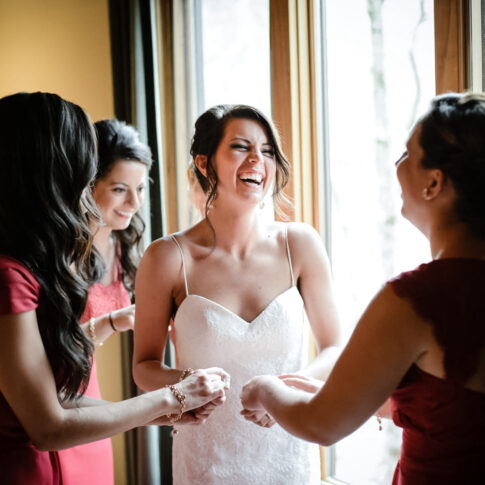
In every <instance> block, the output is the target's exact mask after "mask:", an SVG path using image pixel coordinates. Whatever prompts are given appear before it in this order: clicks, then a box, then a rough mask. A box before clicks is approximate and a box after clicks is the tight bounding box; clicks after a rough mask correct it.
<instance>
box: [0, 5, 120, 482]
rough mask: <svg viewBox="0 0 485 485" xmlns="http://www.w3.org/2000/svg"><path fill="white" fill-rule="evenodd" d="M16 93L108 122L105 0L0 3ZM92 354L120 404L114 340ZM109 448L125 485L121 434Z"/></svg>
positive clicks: (8, 88) (3, 71)
mask: <svg viewBox="0 0 485 485" xmlns="http://www.w3.org/2000/svg"><path fill="white" fill-rule="evenodd" d="M18 91H47V92H53V93H57V94H59V95H60V96H62V97H63V98H65V99H67V100H69V101H73V102H74V103H77V104H79V105H80V106H82V107H83V108H84V109H85V110H86V111H87V112H88V113H89V115H90V116H91V118H92V120H93V121H96V120H98V119H103V118H111V117H113V115H114V105H113V89H112V74H111V58H110V38H109V18H108V0H0V97H2V96H5V95H7V94H12V93H15V92H18ZM96 354H97V355H96V359H97V364H98V373H99V378H100V385H101V391H102V394H103V397H104V398H105V399H108V400H119V399H121V371H120V365H119V362H120V359H121V354H120V345H119V338H118V336H116V337H113V338H111V339H110V341H108V342H107V343H106V344H105V346H104V347H103V348H101V349H100V350H98V351H97V353H96ZM113 446H114V454H115V474H116V484H117V485H124V484H125V483H126V480H125V470H124V459H123V456H124V455H123V450H124V443H123V439H122V436H121V435H120V436H116V437H115V438H114V439H113ZM86 465H87V466H89V464H86Z"/></svg>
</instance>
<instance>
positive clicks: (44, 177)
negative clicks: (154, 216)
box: [0, 93, 226, 485]
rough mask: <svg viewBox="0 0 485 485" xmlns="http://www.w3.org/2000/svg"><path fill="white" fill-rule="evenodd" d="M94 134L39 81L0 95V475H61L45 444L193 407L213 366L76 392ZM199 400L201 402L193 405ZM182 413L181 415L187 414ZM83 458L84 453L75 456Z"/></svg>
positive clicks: (81, 379)
mask: <svg viewBox="0 0 485 485" xmlns="http://www.w3.org/2000/svg"><path fill="white" fill-rule="evenodd" d="M95 150H96V148H95V138H94V132H93V128H92V125H91V123H90V120H89V118H88V117H87V115H86V114H85V113H84V111H83V110H82V109H81V108H80V107H79V106H77V105H75V104H72V103H69V102H67V101H65V100H63V99H61V98H60V97H59V96H57V95H54V94H48V93H32V94H29V93H18V94H15V95H11V96H7V97H4V98H2V99H0V172H1V176H0V469H1V473H2V478H1V481H2V483H3V484H6V485H14V484H15V485H19V484H21V485H24V484H25V485H27V484H29V485H30V484H34V483H35V484H42V485H51V484H61V483H62V471H61V468H60V465H59V456H58V453H57V451H56V450H59V449H62V448H67V447H72V446H76V445H79V444H82V443H87V442H91V441H96V440H100V439H104V438H107V437H109V436H112V435H114V434H117V433H121V432H124V431H126V430H128V429H132V428H134V427H136V426H141V425H145V424H148V423H157V424H168V423H169V422H170V421H174V420H175V419H178V418H180V419H182V420H184V419H185V417H186V413H185V411H188V410H190V409H193V408H196V409H197V408H198V409H202V410H201V411H198V412H196V413H195V416H196V418H197V417H202V418H203V417H204V416H205V415H206V414H207V412H210V410H212V409H213V407H214V403H216V404H217V403H220V402H221V401H222V400H223V395H224V383H223V379H224V378H225V377H226V376H225V374H224V372H223V371H221V370H219V369H212V370H210V371H197V372H196V373H195V374H193V375H188V374H190V373H189V372H187V373H185V374H184V377H185V379H184V380H183V381H181V382H179V383H177V384H176V385H175V386H172V387H167V388H162V389H157V390H156V391H153V392H150V393H146V394H144V395H142V396H138V397H135V398H132V399H128V400H126V401H122V402H116V403H107V402H103V401H99V400H96V399H92V398H89V397H87V396H83V395H82V394H83V391H84V390H85V388H86V386H87V383H88V381H89V375H90V370H91V358H92V351H93V343H92V342H91V341H90V340H89V339H88V337H87V336H86V335H85V333H84V332H83V331H82V329H81V327H80V325H79V320H80V317H81V315H82V313H83V311H84V307H85V303H86V298H87V290H88V285H89V283H92V282H94V281H96V280H97V279H98V276H99V274H100V273H99V264H98V257H97V256H96V255H95V254H93V253H92V252H91V249H90V248H91V243H92V236H91V234H90V231H89V228H88V225H87V221H88V218H89V217H96V215H97V211H96V209H95V208H94V205H93V203H92V198H91V196H90V194H89V189H87V187H88V186H89V184H90V183H91V181H92V179H93V178H94V175H95V171H96V162H95V160H96V153H95ZM207 403H209V406H208V407H205V408H204V407H203V406H204V405H205V404H207ZM196 418H194V414H193V413H191V414H190V418H187V419H190V420H194V419H196ZM85 466H86V467H89V463H85Z"/></svg>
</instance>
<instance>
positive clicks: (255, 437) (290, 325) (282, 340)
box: [173, 286, 320, 485]
mask: <svg viewBox="0 0 485 485" xmlns="http://www.w3.org/2000/svg"><path fill="white" fill-rule="evenodd" d="M174 332H175V337H176V353H177V360H178V365H179V367H180V368H187V367H192V368H206V367H213V366H218V367H222V368H223V369H225V370H226V371H227V372H229V374H230V375H231V389H230V390H229V392H228V393H227V400H226V402H225V403H224V405H222V406H220V407H218V408H217V409H216V410H215V411H214V413H213V414H212V415H211V417H210V418H209V419H208V420H207V421H206V422H205V423H204V424H203V425H201V426H197V427H191V426H180V427H179V428H178V429H179V433H178V434H177V435H176V436H175V437H174V440H173V441H174V444H173V483H174V485H187V484H192V483H193V484H198V485H222V484H224V485H227V484H231V485H261V484H266V485H312V484H315V485H316V484H319V483H320V466H319V451H318V446H317V445H315V444H310V443H307V442H305V441H302V440H299V439H297V438H295V437H293V436H291V435H290V434H288V433H287V432H286V431H284V430H283V429H282V428H281V427H279V426H278V425H274V426H273V427H272V428H269V429H267V428H260V427H259V426H257V425H255V424H253V423H250V422H248V421H246V420H245V419H244V418H243V417H242V416H241V415H240V411H241V409H242V408H241V402H240V399H239V396H240V393H241V388H242V386H243V385H244V384H245V383H246V381H247V380H248V379H250V378H251V377H253V376H255V375H259V374H282V373H290V372H295V371H297V370H299V369H301V368H302V367H303V366H304V365H305V364H306V362H307V360H308V342H309V325H308V319H307V317H306V313H305V309H304V306H303V300H302V298H301V296H300V293H299V292H298V289H297V288H296V287H295V286H292V287H291V288H289V289H288V290H286V291H284V292H283V293H281V294H280V295H278V296H277V297H276V298H274V299H273V300H272V301H271V303H270V304H269V305H268V306H267V307H266V308H265V309H264V310H263V312H261V313H260V314H259V315H258V316H257V317H256V318H255V319H254V320H253V321H252V322H247V321H245V320H243V319H242V318H240V317H239V316H238V315H236V314H234V313H233V312H231V311H230V310H228V309H226V308H225V307H223V306H221V305H219V304H218V303H216V302H214V301H212V300H209V299H207V298H204V297H201V296H198V295H192V294H189V295H188V296H187V297H186V298H185V300H184V301H183V302H182V304H181V305H180V307H179V309H178V311H177V314H176V316H175V320H174Z"/></svg>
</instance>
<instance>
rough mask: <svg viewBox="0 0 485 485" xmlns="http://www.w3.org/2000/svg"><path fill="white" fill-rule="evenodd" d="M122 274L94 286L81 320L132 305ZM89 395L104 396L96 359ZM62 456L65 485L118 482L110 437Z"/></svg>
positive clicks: (111, 484) (64, 451)
mask: <svg viewBox="0 0 485 485" xmlns="http://www.w3.org/2000/svg"><path fill="white" fill-rule="evenodd" d="M118 275H119V276H118V278H117V279H116V281H114V282H113V283H112V284H111V285H108V286H105V285H103V284H102V283H96V284H94V285H93V286H91V288H90V289H89V296H88V302H87V304H86V309H85V311H84V314H83V316H82V318H81V322H87V321H88V320H89V319H90V318H96V317H98V316H100V315H105V314H107V313H109V312H110V311H113V310H117V309H118V308H123V307H126V306H128V305H131V301H130V296H129V294H128V291H127V289H126V288H125V286H124V285H123V282H122V279H121V266H120V267H119V269H118ZM85 395H86V396H90V397H95V398H97V399H101V393H100V391H99V384H98V377H97V370H96V362H95V361H94V360H93V367H92V370H91V378H90V380H89V384H88V388H87V390H86V393H85ZM59 459H60V462H61V469H62V478H63V482H64V485H113V483H114V476H113V471H114V470H113V450H112V447H111V440H110V439H109V438H108V439H104V440H100V441H94V442H92V443H86V444H84V445H80V446H75V447H73V448H68V449H66V450H61V451H59Z"/></svg>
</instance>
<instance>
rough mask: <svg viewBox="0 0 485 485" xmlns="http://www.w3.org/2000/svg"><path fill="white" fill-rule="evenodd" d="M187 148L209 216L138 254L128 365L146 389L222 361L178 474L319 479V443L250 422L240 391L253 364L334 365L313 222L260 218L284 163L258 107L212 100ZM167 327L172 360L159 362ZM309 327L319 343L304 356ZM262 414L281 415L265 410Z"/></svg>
mask: <svg viewBox="0 0 485 485" xmlns="http://www.w3.org/2000/svg"><path fill="white" fill-rule="evenodd" d="M191 154H192V156H193V162H194V170H195V174H196V176H197V178H198V180H199V182H200V184H201V186H202V188H203V189H204V192H205V193H206V195H207V205H206V215H207V217H205V218H204V219H203V220H202V221H200V222H198V223H197V224H196V225H194V226H193V227H191V228H189V229H188V230H186V231H183V232H180V233H177V234H173V235H171V236H168V237H164V238H161V239H159V240H157V241H155V242H153V243H152V244H151V245H150V247H149V248H148V249H147V251H146V253H145V255H144V257H143V259H142V261H141V264H140V267H139V270H138V274H137V279H136V295H137V302H136V304H137V313H136V325H135V350H134V361H133V373H134V378H135V381H136V383H137V385H138V386H139V387H141V388H142V389H145V390H150V389H156V388H159V387H161V386H166V385H169V384H174V383H176V382H178V380H179V379H181V378H182V377H184V376H185V375H186V374H187V372H190V370H189V369H190V368H195V369H198V368H208V367H221V368H223V369H224V370H225V371H226V372H228V373H229V374H230V376H231V389H230V390H229V391H228V392H227V393H226V396H227V399H226V402H225V404H224V405H223V406H219V407H218V408H217V409H215V410H214V411H213V415H212V416H211V418H210V419H207V421H206V422H205V424H204V425H203V426H199V427H197V428H193V427H188V426H182V427H181V428H180V429H179V430H178V434H177V435H176V436H175V437H174V450H173V483H174V485H177V484H178V485H181V484H187V483H199V484H227V483H231V484H245V485H247V484H258V485H259V484H261V483H271V484H285V485H291V484H293V485H297V484H298V485H300V484H303V483H305V484H317V483H320V469H319V463H318V449H317V448H316V447H315V445H311V444H308V443H304V442H303V441H300V440H298V439H295V438H293V437H291V436H289V435H288V434H285V433H284V432H283V430H282V429H281V428H279V427H278V426H275V427H274V428H272V429H270V430H264V429H262V428H256V427H254V426H251V425H250V423H247V422H245V420H244V418H242V417H241V416H240V414H239V413H240V410H241V407H240V402H239V394H240V391H241V387H242V385H243V384H244V383H245V382H246V381H247V380H248V379H249V378H250V377H252V376H254V375H257V374H263V373H264V374H277V375H280V374H286V373H295V372H299V373H300V374H304V375H306V376H309V377H312V376H318V377H320V378H321V376H322V375H325V372H326V371H327V372H328V371H329V370H330V367H331V365H332V363H333V362H334V359H335V353H336V352H335V347H333V346H334V345H335V343H336V340H337V316H336V310H335V305H334V301H333V296H332V290H331V277H330V269H329V263H328V258H327V256H326V253H325V250H324V248H323V244H322V242H321V239H320V237H319V235H318V234H317V233H316V231H315V230H314V229H312V228H311V227H310V226H308V225H305V224H301V223H290V224H287V223H282V222H275V221H271V222H267V221H265V220H263V217H262V211H261V205H262V204H263V203H264V199H265V196H266V194H267V193H268V191H270V190H273V196H274V198H275V202H277V200H278V196H279V195H280V193H281V190H282V188H283V187H284V185H285V184H286V182H287V180H288V176H289V162H288V161H287V159H286V158H285V156H284V154H283V153H282V151H281V148H280V143H279V137H278V134H277V132H276V130H275V128H274V126H273V124H272V122H271V121H270V120H268V119H267V118H266V117H265V116H264V115H263V114H262V113H260V112H259V111H258V110H256V109H255V108H252V107H250V106H243V105H219V106H215V107H213V108H211V109H209V110H207V111H206V112H205V113H203V114H202V115H201V116H200V117H199V119H198V120H197V122H196V124H195V133H194V137H193V140H192V147H191ZM308 322H309V325H308ZM170 328H171V329H172V333H171V337H172V339H173V342H174V345H175V349H176V360H177V369H174V368H169V367H167V366H166V365H164V364H163V360H164V349H165V343H166V340H167V336H168V334H169V330H170ZM309 328H311V330H312V332H313V335H314V337H315V341H316V344H317V347H318V351H319V354H318V355H317V357H316V358H315V359H314V360H313V361H312V362H311V363H310V364H307V362H308V342H309V334H308V329H309ZM208 406H209V407H210V406H212V405H208ZM199 418H200V416H199ZM202 418H203V416H202ZM199 420H200V419H199ZM255 420H257V421H258V422H259V423H260V424H261V425H262V426H265V427H271V426H272V425H273V424H274V422H273V421H272V419H271V418H270V417H269V416H268V415H266V414H261V415H258V416H255ZM173 424H175V425H177V423H176V422H174V423H173ZM182 424H183V423H182Z"/></svg>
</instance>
